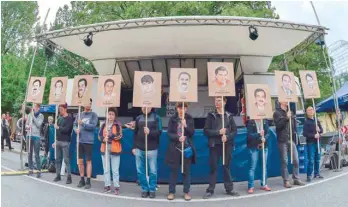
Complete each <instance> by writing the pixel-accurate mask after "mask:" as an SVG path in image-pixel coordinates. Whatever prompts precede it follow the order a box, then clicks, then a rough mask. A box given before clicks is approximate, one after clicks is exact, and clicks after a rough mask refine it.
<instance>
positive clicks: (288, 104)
mask: <svg viewBox="0 0 348 207" xmlns="http://www.w3.org/2000/svg"><path fill="white" fill-rule="evenodd" d="M288 111H290V113H291V110H290V102H288ZM291 120H292V114H291V116H290V120H289V128H290V130H289V131H290V162H291V164H292V154H293V152H292V126H291Z"/></svg>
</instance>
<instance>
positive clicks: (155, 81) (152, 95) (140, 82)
mask: <svg viewBox="0 0 348 207" xmlns="http://www.w3.org/2000/svg"><path fill="white" fill-rule="evenodd" d="M161 88H162V73H159V72H147V71H135V72H134V84H133V89H134V91H133V107H152V108H161Z"/></svg>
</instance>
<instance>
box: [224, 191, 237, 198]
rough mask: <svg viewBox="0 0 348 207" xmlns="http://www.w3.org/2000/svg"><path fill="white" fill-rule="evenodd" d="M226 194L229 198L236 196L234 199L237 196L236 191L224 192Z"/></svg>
mask: <svg viewBox="0 0 348 207" xmlns="http://www.w3.org/2000/svg"><path fill="white" fill-rule="evenodd" d="M226 194H227V195H230V196H236V197H237V196H239V193H237V192H236V191H233V190H232V191H226Z"/></svg>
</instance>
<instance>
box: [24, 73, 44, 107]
mask: <svg viewBox="0 0 348 207" xmlns="http://www.w3.org/2000/svg"><path fill="white" fill-rule="evenodd" d="M45 84H46V78H44V77H31V78H30V82H29V88H28V96H27V102H33V103H42V98H43V93H44V90H45Z"/></svg>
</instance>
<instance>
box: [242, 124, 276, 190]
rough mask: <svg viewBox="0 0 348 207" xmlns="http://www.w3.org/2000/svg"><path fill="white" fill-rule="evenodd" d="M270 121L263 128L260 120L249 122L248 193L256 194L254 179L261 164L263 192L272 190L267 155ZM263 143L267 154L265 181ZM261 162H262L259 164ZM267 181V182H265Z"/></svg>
mask: <svg viewBox="0 0 348 207" xmlns="http://www.w3.org/2000/svg"><path fill="white" fill-rule="evenodd" d="M268 130H269V125H268V121H267V120H266V119H265V120H263V126H261V121H260V120H249V121H248V123H247V146H248V148H249V154H250V160H249V163H250V167H249V181H248V193H249V194H251V193H254V179H255V170H256V166H257V165H258V164H260V169H261V178H260V181H261V190H265V191H271V188H269V187H268V186H267V155H268V142H267V141H268V137H269V136H268ZM262 143H264V147H265V149H264V152H265V180H263V159H262V156H263V155H262V153H263V152H262ZM259 160H260V162H259ZM264 181H265V182H264Z"/></svg>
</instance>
